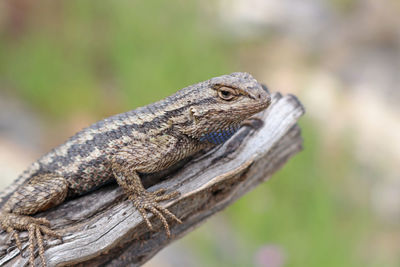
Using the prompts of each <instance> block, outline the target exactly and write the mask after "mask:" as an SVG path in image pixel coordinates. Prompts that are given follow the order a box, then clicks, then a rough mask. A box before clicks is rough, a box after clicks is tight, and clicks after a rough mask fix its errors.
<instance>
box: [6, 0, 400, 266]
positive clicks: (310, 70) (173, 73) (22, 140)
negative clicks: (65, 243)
mask: <svg viewBox="0 0 400 267" xmlns="http://www.w3.org/2000/svg"><path fill="white" fill-rule="evenodd" d="M399 25H400V3H399V2H398V1H395V0H393V1H391V0H384V1H373V0H365V1H363V0H324V1H317V0H302V1H291V0H281V1H273V0H206V1H200V0H198V1H195V0H192V1H182V0H169V1H160V0H153V1H122V0H120V1H75V0H73V1H49V0H40V1H31V0H5V1H2V2H0V168H1V169H2V172H1V173H0V181H1V183H0V187H1V188H4V187H5V186H6V185H7V184H9V183H10V182H11V181H12V180H13V179H15V178H16V176H17V175H18V174H19V172H21V171H22V170H23V169H24V168H25V167H26V166H27V165H28V164H29V163H30V162H32V161H33V160H35V159H36V158H37V157H38V156H40V155H41V154H42V153H45V152H46V151H48V150H49V149H50V148H52V147H54V146H55V145H57V144H59V143H61V142H63V141H64V140H65V138H66V137H68V136H70V135H72V134H73V133H75V132H76V131H78V130H79V129H81V128H82V127H85V126H87V125H89V124H91V123H92V122H94V121H96V120H99V119H101V118H104V117H106V116H110V115H112V114H115V113H119V112H124V111H126V110H129V109H133V108H135V107H138V106H141V105H145V104H148V103H150V102H153V101H155V100H159V99H161V98H163V97H165V96H167V95H170V94H171V93H173V92H175V91H176V90H178V89H180V88H182V87H185V86H186V85H189V84H193V83H195V82H198V81H202V80H205V79H208V78H210V77H213V76H218V75H221V74H226V73H230V72H234V71H246V72H250V73H252V74H253V75H254V76H255V78H256V79H258V80H259V81H261V82H264V83H266V84H268V85H269V88H270V90H271V91H280V92H283V93H293V94H296V95H297V96H298V97H299V98H300V100H301V101H302V102H303V104H304V105H305V107H306V110H307V113H306V115H305V116H304V118H302V119H301V121H300V125H301V128H302V130H303V137H304V151H303V152H301V153H300V154H298V155H296V156H295V157H294V158H292V159H291V160H290V161H289V162H288V164H286V165H285V166H284V167H283V169H282V170H281V171H279V172H278V173H277V174H275V175H274V176H273V177H272V178H271V180H269V181H268V182H266V183H265V184H263V185H261V186H259V187H258V188H256V189H255V190H254V191H253V192H251V193H249V194H248V195H246V196H245V197H243V198H242V199H240V200H239V201H238V202H237V203H235V204H234V205H232V206H231V207H229V208H228V209H226V210H225V211H224V212H222V213H221V214H219V215H217V216H214V217H213V218H211V219H210V220H209V221H208V222H207V223H206V224H204V225H203V226H201V227H200V228H198V229H197V230H196V231H194V232H192V233H190V234H189V235H187V236H186V237H185V238H183V239H182V240H180V241H178V242H176V243H175V244H173V245H172V246H170V247H168V248H166V249H164V250H163V251H162V252H161V253H159V254H158V255H157V256H156V257H155V258H154V259H152V260H151V261H150V262H148V263H147V264H146V266H264V267H279V266H293V267H294V266H296V267H297V266H300V267H302V266H306V267H320V266H332V267H333V266H393V267H394V266H400V172H399V168H398V162H399V161H400V137H399V136H400V135H399V132H400V119H399V118H400V108H399V103H400V101H399V100H400V90H399V82H400V76H399V73H398V72H399V69H400V33H399Z"/></svg>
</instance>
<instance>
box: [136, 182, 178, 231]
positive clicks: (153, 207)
mask: <svg viewBox="0 0 400 267" xmlns="http://www.w3.org/2000/svg"><path fill="white" fill-rule="evenodd" d="M165 191H166V190H165V189H159V190H157V191H155V192H147V191H143V192H141V193H140V194H134V195H131V196H129V199H130V200H132V201H133V205H134V206H135V207H136V209H137V210H138V211H139V212H140V214H141V215H142V217H143V219H144V220H145V222H146V224H147V226H148V227H149V229H150V230H152V229H153V226H152V225H151V223H150V221H149V219H148V218H147V212H146V211H149V212H151V213H153V214H154V215H155V216H157V218H159V219H160V221H161V222H162V223H163V225H164V229H165V231H166V232H167V236H168V237H170V236H171V232H170V230H169V225H168V222H167V220H166V219H165V215H168V216H169V217H171V218H172V219H174V220H175V221H177V222H178V223H182V221H181V220H180V219H179V218H177V217H176V216H175V215H174V214H173V213H172V212H170V211H169V210H167V209H166V208H164V207H162V206H161V205H160V204H159V202H161V201H164V200H169V199H174V198H176V197H178V196H179V194H180V193H179V192H172V193H169V194H165Z"/></svg>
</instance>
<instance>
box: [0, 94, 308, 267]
mask: <svg viewBox="0 0 400 267" xmlns="http://www.w3.org/2000/svg"><path fill="white" fill-rule="evenodd" d="M303 113H304V109H303V107H302V105H301V104H300V103H299V101H298V100H297V99H296V97H294V96H292V95H288V96H284V97H282V96H281V95H280V94H278V93H275V94H273V102H272V105H271V107H270V108H268V110H266V111H265V112H263V113H261V114H259V115H258V116H259V117H260V118H261V119H262V120H263V121H264V123H263V125H261V126H260V127H259V128H258V129H251V128H250V127H243V128H242V129H241V130H240V131H239V132H238V133H237V134H236V135H235V136H234V137H233V138H231V139H230V140H229V141H228V142H227V143H225V144H224V145H223V146H221V147H218V148H216V149H214V150H213V151H210V152H208V153H206V154H205V155H199V156H198V157H195V158H194V159H192V160H190V161H189V162H186V163H184V166H183V168H179V169H177V170H174V172H173V173H170V174H169V175H167V177H165V174H164V175H156V176H150V177H144V182H145V184H147V185H150V188H149V190H151V191H154V190H157V189H159V188H161V187H162V188H167V189H168V190H171V191H172V190H178V191H179V192H181V196H180V197H179V198H178V199H175V200H173V201H169V202H167V203H165V204H164V206H165V207H167V208H168V209H170V210H171V211H172V212H173V213H174V214H176V215H177V216H178V217H179V218H180V219H182V221H183V223H182V224H177V223H174V222H172V223H171V233H172V237H171V238H170V239H168V238H167V237H166V234H165V231H164V230H163V229H162V225H161V223H160V222H159V221H158V219H156V218H154V216H152V218H151V222H152V223H153V225H154V227H155V229H157V230H156V231H153V232H152V231H149V229H147V227H146V225H145V223H144V222H143V220H142V218H141V216H140V214H139V213H138V212H137V211H136V210H135V209H134V207H133V206H132V204H131V203H130V202H129V201H127V200H126V199H125V197H124V194H123V192H122V190H121V189H120V188H118V187H117V185H110V186H106V187H104V188H102V189H100V190H98V191H95V192H93V193H90V194H88V195H86V196H83V197H80V198H77V199H73V200H70V201H67V202H66V203H64V204H62V205H60V206H58V207H56V208H54V209H52V210H50V211H47V212H43V213H42V214H38V216H46V217H47V218H48V219H49V220H50V221H51V222H52V228H54V229H57V230H58V231H60V233H62V234H63V236H64V240H63V243H61V242H60V241H59V240H53V239H51V240H50V241H49V242H48V243H47V246H46V252H45V257H46V259H47V260H48V265H49V266H56V265H57V266H65V265H80V266H97V265H100V264H102V265H107V266H126V265H127V264H128V263H129V264H131V265H133V266H136V265H141V264H143V263H144V262H146V261H147V260H149V259H150V258H151V257H153V256H154V255H155V254H156V253H157V252H158V251H159V250H160V249H162V248H163V247H165V246H167V245H168V244H169V243H170V242H172V241H174V240H176V239H178V238H180V237H182V236H183V235H185V234H187V233H189V232H190V231H192V230H193V229H194V228H195V227H196V226H198V225H199V224H201V223H202V222H204V221H205V219H206V218H207V217H209V216H211V215H213V214H215V213H216V212H218V211H220V210H222V209H223V208H225V207H226V206H228V205H229V204H231V203H233V202H234V201H235V200H236V199H238V198H239V197H241V196H242V195H243V194H245V193H246V192H248V191H249V190H251V189H252V188H254V187H255V186H257V185H258V184H260V183H262V182H263V181H265V180H267V179H268V178H269V177H270V176H271V175H272V174H273V173H274V172H275V171H277V170H278V169H279V168H280V167H281V166H282V165H283V164H284V163H285V162H286V161H287V160H288V159H289V158H290V157H291V156H293V155H295V154H296V153H297V152H299V151H300V150H301V147H302V138H301V136H300V129H299V127H298V126H297V120H298V118H299V117H300V116H301V115H303ZM181 165H182V164H181ZM162 176H164V177H162ZM21 237H22V238H23V240H26V234H25V233H23V234H21ZM24 244H25V250H26V247H27V244H26V242H25V243H24ZM37 260H38V259H37ZM27 262H28V258H27V257H25V258H24V257H20V254H19V251H18V249H17V248H16V247H15V246H11V247H10V242H9V237H8V235H7V234H6V233H4V232H3V233H2V234H0V265H3V264H5V265H6V266H23V265H26V264H27ZM37 262H38V263H39V260H38V261H37Z"/></svg>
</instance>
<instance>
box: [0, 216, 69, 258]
mask: <svg viewBox="0 0 400 267" xmlns="http://www.w3.org/2000/svg"><path fill="white" fill-rule="evenodd" d="M49 226H50V222H49V221H48V220H47V219H46V218H33V217H30V216H23V215H18V214H13V213H6V214H2V221H1V227H2V228H3V229H5V230H6V231H7V232H8V233H10V234H11V235H12V237H13V238H14V240H15V243H16V245H17V247H18V249H19V250H20V253H21V255H22V243H21V240H20V238H19V235H18V232H20V231H28V238H29V264H30V265H31V266H34V262H35V241H36V243H37V246H38V248H39V257H40V260H41V262H42V266H46V260H45V257H44V245H43V234H45V235H47V236H52V237H56V238H59V239H61V238H62V237H61V235H59V234H58V233H56V232H55V231H54V230H51V229H50V228H49Z"/></svg>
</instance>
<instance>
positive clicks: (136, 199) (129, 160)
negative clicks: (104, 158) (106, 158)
mask: <svg viewBox="0 0 400 267" xmlns="http://www.w3.org/2000/svg"><path fill="white" fill-rule="evenodd" d="M139 154H140V153H139ZM142 156H143V155H142ZM143 164H144V162H143V161H142V166H143ZM137 168H138V160H137V158H136V157H135V155H134V154H133V153H128V152H125V151H122V152H119V153H117V154H116V155H114V157H113V160H112V170H113V174H114V176H115V179H116V180H117V182H118V184H119V185H120V186H121V187H122V188H123V189H124V191H125V193H126V194H127V195H128V198H129V200H131V201H132V202H133V205H134V206H135V208H136V209H137V210H138V211H139V212H140V214H141V215H142V217H143V219H144V220H145V222H146V224H147V226H148V227H149V228H150V229H153V227H152V225H151V223H150V221H149V219H148V218H147V212H151V213H153V214H154V215H155V216H157V218H159V219H160V220H161V222H162V223H163V225H164V228H165V231H166V233H167V236H168V237H170V236H171V232H170V229H169V225H168V222H167V220H166V218H165V215H167V216H169V217H171V218H172V219H174V220H175V221H177V222H178V223H182V222H181V220H180V219H178V218H177V217H176V216H175V215H174V214H173V213H171V212H170V211H169V210H167V209H166V208H164V207H162V206H161V205H160V204H159V202H161V201H164V200H169V199H173V198H176V197H177V196H179V192H172V193H168V194H166V193H165V191H166V190H165V189H159V190H157V191H156V192H148V191H146V189H145V188H144V187H143V184H142V182H141V180H140V177H139V175H138V173H137Z"/></svg>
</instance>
